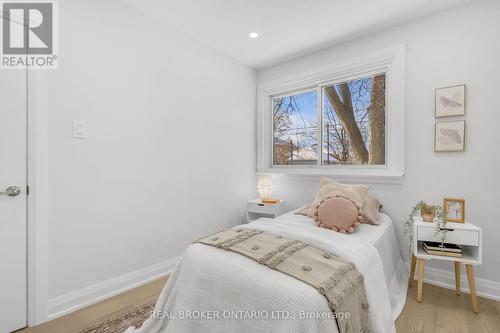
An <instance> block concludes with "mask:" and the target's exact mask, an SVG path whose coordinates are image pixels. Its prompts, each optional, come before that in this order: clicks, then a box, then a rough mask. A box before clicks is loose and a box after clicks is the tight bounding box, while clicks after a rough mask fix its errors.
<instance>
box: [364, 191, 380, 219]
mask: <svg viewBox="0 0 500 333" xmlns="http://www.w3.org/2000/svg"><path fill="white" fill-rule="evenodd" d="M380 208H382V204H381V203H380V201H378V200H377V199H376V198H374V197H372V196H371V195H367V196H366V198H365V200H363V208H362V209H361V210H362V211H363V221H362V222H363V223H368V224H374V225H379V224H380V222H379V219H378V217H379V210H380Z"/></svg>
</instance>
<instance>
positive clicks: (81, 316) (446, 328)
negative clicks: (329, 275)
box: [16, 278, 500, 333]
mask: <svg viewBox="0 0 500 333" xmlns="http://www.w3.org/2000/svg"><path fill="white" fill-rule="evenodd" d="M165 281H166V278H164V279H160V280H157V281H154V282H152V283H150V284H147V285H145V286H142V287H139V288H137V289H134V290H131V291H129V292H126V293H124V294H122V295H118V296H115V297H113V298H110V299H108V300H105V301H103V302H101V303H98V304H95V305H92V306H90V307H88V308H85V309H82V310H79V311H77V312H74V313H71V314H69V315H67V316H64V317H61V318H58V319H55V320H53V321H50V322H48V323H45V324H42V325H40V326H36V327H32V328H25V329H22V330H20V331H17V332H16V333H77V332H78V331H80V330H82V329H83V328H85V327H88V326H91V325H92V324H94V323H96V322H100V321H102V320H105V319H107V318H110V317H114V316H116V315H118V314H120V313H122V312H126V311H128V310H129V309H131V308H133V307H136V306H139V305H142V304H145V303H148V302H149V301H151V300H154V299H156V298H157V297H158V295H159V294H160V292H161V289H162V288H163V285H164V284H165ZM479 303H480V311H481V312H480V313H479V314H474V313H473V312H472V306H471V302H470V298H469V295H468V294H464V293H462V295H460V296H457V295H455V292H454V291H453V290H448V289H443V288H439V287H436V286H432V285H428V284H426V285H425V286H424V291H423V303H417V301H416V287H415V286H414V287H413V288H410V289H409V290H408V300H407V303H406V306H405V308H404V310H403V313H402V314H401V316H399V318H398V320H397V322H396V328H397V331H398V333H417V332H418V333H420V332H421V333H447V332H450V333H497V332H500V302H495V301H492V300H488V299H484V298H479Z"/></svg>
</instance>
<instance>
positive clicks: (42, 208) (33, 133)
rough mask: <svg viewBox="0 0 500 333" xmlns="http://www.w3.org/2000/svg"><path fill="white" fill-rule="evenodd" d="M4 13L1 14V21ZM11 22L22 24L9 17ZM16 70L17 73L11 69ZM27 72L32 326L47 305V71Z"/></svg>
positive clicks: (28, 262) (41, 317)
mask: <svg viewBox="0 0 500 333" xmlns="http://www.w3.org/2000/svg"><path fill="white" fill-rule="evenodd" d="M3 16H4V12H3V11H2V10H0V19H3ZM11 20H14V21H16V22H17V23H19V24H24V22H22V21H21V20H18V21H17V18H16V17H12V16H11ZM12 70H16V69H12ZM25 72H26V82H25V89H26V103H25V106H26V114H27V119H26V135H27V147H26V155H27V162H26V163H27V165H26V167H27V174H26V184H27V186H28V187H29V194H27V196H26V200H27V207H26V224H27V234H26V244H27V257H26V266H27V281H26V288H27V299H26V305H27V306H26V308H27V313H26V322H27V325H28V326H35V325H38V324H40V323H43V322H45V321H47V301H48V188H49V187H48V179H49V177H48V157H47V153H48V132H47V131H48V112H47V107H46V92H47V86H46V82H47V78H48V73H47V71H46V70H38V71H37V70H27V71H25Z"/></svg>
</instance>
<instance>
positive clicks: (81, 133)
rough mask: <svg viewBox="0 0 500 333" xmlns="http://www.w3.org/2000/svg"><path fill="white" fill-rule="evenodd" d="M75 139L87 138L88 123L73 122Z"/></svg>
mask: <svg viewBox="0 0 500 333" xmlns="http://www.w3.org/2000/svg"><path fill="white" fill-rule="evenodd" d="M73 138H75V139H85V138H87V123H85V122H84V121H82V120H73Z"/></svg>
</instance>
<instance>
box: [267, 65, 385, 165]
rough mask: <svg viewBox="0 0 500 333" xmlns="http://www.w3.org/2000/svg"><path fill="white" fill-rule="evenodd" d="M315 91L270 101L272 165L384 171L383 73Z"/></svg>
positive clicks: (278, 97) (326, 86)
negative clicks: (341, 166) (344, 166)
mask: <svg viewBox="0 0 500 333" xmlns="http://www.w3.org/2000/svg"><path fill="white" fill-rule="evenodd" d="M319 89H320V90H321V91H322V93H321V96H322V99H323V100H322V103H321V104H320V105H321V106H322V110H321V113H322V114H321V113H320V112H318V106H319V105H318V92H317V89H314V90H311V91H305V92H301V93H295V94H292V95H282V96H276V97H273V98H272V100H273V102H272V108H273V165H318V164H323V165H336V164H350V165H353V164H356V165H363V164H372V165H384V164H385V97H386V96H385V73H380V74H376V75H371V76H366V77H362V78H359V79H355V80H351V81H347V82H340V83H336V84H331V85H323V86H320V87H319ZM320 124H321V126H320ZM318 134H319V135H320V136H321V137H322V140H321V145H318ZM320 152H321V156H322V158H321V159H319V158H318V156H319V155H320Z"/></svg>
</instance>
